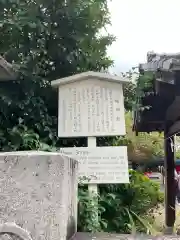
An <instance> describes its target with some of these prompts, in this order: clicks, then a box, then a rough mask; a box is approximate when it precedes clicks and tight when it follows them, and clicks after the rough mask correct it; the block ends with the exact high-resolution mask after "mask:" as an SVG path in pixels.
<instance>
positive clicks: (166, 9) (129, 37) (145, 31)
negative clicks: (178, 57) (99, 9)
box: [108, 0, 180, 71]
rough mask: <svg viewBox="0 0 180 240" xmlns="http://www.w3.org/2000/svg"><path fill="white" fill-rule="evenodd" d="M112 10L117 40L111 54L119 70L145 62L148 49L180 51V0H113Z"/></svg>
mask: <svg viewBox="0 0 180 240" xmlns="http://www.w3.org/2000/svg"><path fill="white" fill-rule="evenodd" d="M109 9H110V12H111V19H112V26H111V27H110V28H109V32H111V33H113V34H114V35H115V36H116V37H117V40H116V42H115V43H114V44H113V45H112V46H111V47H110V48H109V50H108V53H109V55H110V56H111V57H112V58H113V59H114V60H115V65H116V69H119V71H122V70H128V68H130V67H132V66H134V65H138V64H139V63H140V62H144V61H146V54H147V52H148V51H152V50H153V51H155V52H180V29H179V28H180V27H179V26H180V1H179V0H171V1H170V0H156V1H155V0H112V1H111V2H110V3H109Z"/></svg>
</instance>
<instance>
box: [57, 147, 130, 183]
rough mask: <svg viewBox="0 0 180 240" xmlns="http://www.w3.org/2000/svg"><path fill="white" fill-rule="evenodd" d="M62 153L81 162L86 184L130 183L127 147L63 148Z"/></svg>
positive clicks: (80, 173) (80, 168) (80, 165)
mask: <svg viewBox="0 0 180 240" xmlns="http://www.w3.org/2000/svg"><path fill="white" fill-rule="evenodd" d="M60 152H61V153H62V154H64V155H66V156H69V157H72V158H74V159H76V160H78V162H79V177H80V178H83V177H86V178H87V179H86V180H85V181H83V182H84V183H96V184H100V183H129V173H128V158H127V147H126V146H120V147H96V148H89V147H88V148H87V147H79V148H61V150H60Z"/></svg>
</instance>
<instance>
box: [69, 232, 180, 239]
mask: <svg viewBox="0 0 180 240" xmlns="http://www.w3.org/2000/svg"><path fill="white" fill-rule="evenodd" d="M141 239H142V240H165V239H166V240H168V239H169V240H180V236H170V235H166V236H156V237H153V236H148V235H135V236H133V235H130V234H129V235H128V234H127V235H125V234H109V233H96V234H92V233H85V232H78V233H76V234H75V235H74V236H73V238H71V240H141Z"/></svg>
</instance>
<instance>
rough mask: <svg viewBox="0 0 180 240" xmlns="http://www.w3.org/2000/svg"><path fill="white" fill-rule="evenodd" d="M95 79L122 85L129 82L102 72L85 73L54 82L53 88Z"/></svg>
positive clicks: (52, 83)
mask: <svg viewBox="0 0 180 240" xmlns="http://www.w3.org/2000/svg"><path fill="white" fill-rule="evenodd" d="M93 78H94V79H99V80H104V81H108V82H116V83H121V84H125V83H128V82H129V80H128V79H127V78H124V77H120V76H114V75H110V74H106V73H101V72H83V73H80V74H76V75H73V76H70V77H65V78H60V79H57V80H54V81H52V82H51V85H52V86H53V87H59V86H60V85H64V84H69V83H73V82H77V81H82V80H87V79H93Z"/></svg>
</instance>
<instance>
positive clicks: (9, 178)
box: [0, 151, 77, 240]
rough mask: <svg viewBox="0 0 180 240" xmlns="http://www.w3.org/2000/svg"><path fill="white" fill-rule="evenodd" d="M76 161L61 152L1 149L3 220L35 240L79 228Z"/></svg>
mask: <svg viewBox="0 0 180 240" xmlns="http://www.w3.org/2000/svg"><path fill="white" fill-rule="evenodd" d="M76 197H77V162H76V161H75V160H73V159H70V158H68V157H65V156H62V155H61V154H59V153H49V152H34V151H32V152H10V153H0V224H4V223H10V224H11V223H13V222H14V223H16V224H17V225H18V226H19V227H21V228H22V229H25V230H27V232H29V234H30V236H31V237H32V239H36V240H45V239H46V240H50V239H51V240H64V239H68V238H70V237H71V236H72V235H73V234H74V233H75V232H76V224H77V222H76V217H77V201H76Z"/></svg>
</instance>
